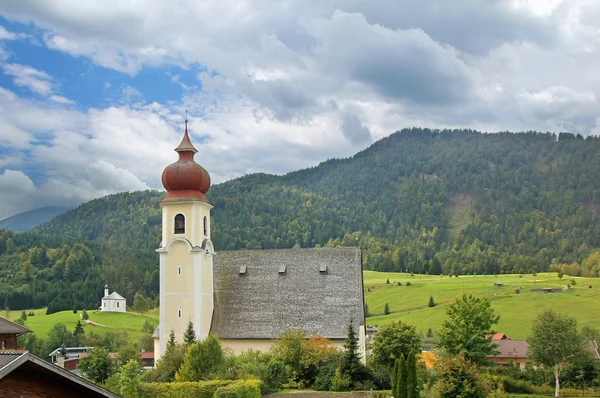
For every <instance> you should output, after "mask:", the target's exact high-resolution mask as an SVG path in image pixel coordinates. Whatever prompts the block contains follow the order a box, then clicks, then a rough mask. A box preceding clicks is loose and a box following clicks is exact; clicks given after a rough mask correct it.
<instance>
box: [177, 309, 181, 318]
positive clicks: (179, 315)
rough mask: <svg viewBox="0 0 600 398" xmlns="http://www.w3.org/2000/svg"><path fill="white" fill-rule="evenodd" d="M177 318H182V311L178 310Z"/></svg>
mask: <svg viewBox="0 0 600 398" xmlns="http://www.w3.org/2000/svg"><path fill="white" fill-rule="evenodd" d="M177 317H178V318H181V310H177Z"/></svg>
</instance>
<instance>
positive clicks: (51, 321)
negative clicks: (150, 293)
mask: <svg viewBox="0 0 600 398" xmlns="http://www.w3.org/2000/svg"><path fill="white" fill-rule="evenodd" d="M29 311H30V310H28V311H27V312H29ZM34 312H35V316H30V317H28V318H27V327H28V328H29V329H31V330H33V331H34V332H35V334H36V335H37V336H38V337H41V338H45V337H46V335H47V334H48V331H49V330H50V329H51V328H52V326H54V325H55V324H56V323H59V322H60V323H64V324H65V325H66V326H67V329H68V330H74V329H75V325H76V324H77V321H78V320H79V319H81V318H80V314H81V312H78V313H77V314H74V313H73V311H61V312H57V313H54V314H51V315H45V314H46V310H45V309H41V310H34ZM2 315H4V314H2ZM88 315H89V318H90V321H92V322H95V323H98V324H102V325H106V326H92V325H85V326H84V329H85V333H86V334H89V333H90V332H93V333H95V334H97V335H99V336H103V335H104V334H106V332H123V331H125V332H127V333H128V334H129V338H130V339H131V341H135V340H137V339H139V338H140V337H141V336H142V334H143V333H142V325H143V324H144V322H145V321H146V320H148V321H150V323H152V325H154V326H155V327H156V326H157V325H158V308H155V309H153V310H150V312H148V313H145V314H144V315H143V316H142V315H140V314H138V313H134V312H126V313H118V312H102V311H98V310H90V311H88ZM20 316H21V311H11V313H10V319H12V320H15V319H17V318H19V317H20Z"/></svg>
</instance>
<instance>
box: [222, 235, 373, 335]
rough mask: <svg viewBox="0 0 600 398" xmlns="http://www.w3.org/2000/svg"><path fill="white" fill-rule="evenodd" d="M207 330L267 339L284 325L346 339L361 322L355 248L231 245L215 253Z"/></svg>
mask: <svg viewBox="0 0 600 398" xmlns="http://www.w3.org/2000/svg"><path fill="white" fill-rule="evenodd" d="M213 273H214V284H215V306H214V314H213V322H212V327H211V333H214V334H216V335H217V336H218V337H219V338H221V339H272V338H277V337H278V336H279V335H280V334H281V333H282V332H284V331H285V330H286V329H289V328H294V329H301V330H303V331H304V332H305V333H306V334H307V335H309V336H310V335H313V334H317V333H318V334H320V335H321V336H324V337H327V338H329V339H345V338H346V337H347V332H346V328H347V325H348V323H349V321H350V319H353V321H354V324H355V326H358V325H364V306H363V281H362V265H361V252H360V249H358V248H354V247H340V248H315V249H278V250H236V251H222V252H218V253H217V254H216V255H215V257H214V271H213Z"/></svg>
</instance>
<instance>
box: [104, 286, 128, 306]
mask: <svg viewBox="0 0 600 398" xmlns="http://www.w3.org/2000/svg"><path fill="white" fill-rule="evenodd" d="M99 309H100V310H102V311H107V312H126V311H127V300H126V299H125V297H123V296H121V295H120V294H119V293H117V292H112V293H111V294H108V285H104V297H102V304H101V305H100V308H99Z"/></svg>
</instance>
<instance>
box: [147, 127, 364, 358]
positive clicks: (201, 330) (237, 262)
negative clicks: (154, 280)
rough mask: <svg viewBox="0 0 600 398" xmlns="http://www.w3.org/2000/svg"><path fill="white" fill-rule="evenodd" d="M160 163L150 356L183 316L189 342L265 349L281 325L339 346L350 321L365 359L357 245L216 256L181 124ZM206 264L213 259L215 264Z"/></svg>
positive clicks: (197, 170)
mask: <svg viewBox="0 0 600 398" xmlns="http://www.w3.org/2000/svg"><path fill="white" fill-rule="evenodd" d="M175 151H176V152H177V153H178V154H179V160H178V161H176V162H175V163H172V164H171V165H169V166H167V167H166V168H165V170H164V171H163V174H162V183H163V186H164V187H165V189H166V190H167V194H166V196H165V198H164V199H163V200H162V202H161V210H162V238H161V243H160V246H159V248H158V249H157V250H156V251H157V252H158V253H159V256H160V265H159V267H160V324H159V327H158V328H157V329H156V331H155V333H154V335H153V337H154V338H155V348H154V352H155V360H158V359H159V358H160V356H161V355H162V354H164V352H165V350H166V346H167V341H168V340H169V335H170V333H171V332H173V333H174V335H175V339H176V341H182V339H183V333H184V331H185V329H186V326H187V324H188V322H189V321H191V322H192V323H193V325H194V329H195V332H196V338H197V339H198V340H202V339H204V338H205V337H206V336H208V335H209V334H215V335H216V336H218V337H219V339H220V340H221V343H222V344H223V346H224V347H226V348H229V349H231V350H232V351H233V352H234V353H236V354H239V353H241V352H244V351H247V350H249V349H254V350H266V349H268V348H269V347H270V346H271V344H272V342H273V341H274V339H277V338H278V337H279V336H280V335H281V333H283V332H284V331H285V330H287V329H299V330H302V331H304V332H305V333H306V335H307V336H310V335H315V334H319V335H321V336H323V337H325V338H327V339H330V340H331V341H332V342H333V344H334V345H335V346H337V347H342V346H343V343H344V342H345V340H346V337H347V326H348V324H349V323H350V322H352V323H353V324H354V330H355V331H356V334H357V337H358V340H359V347H360V354H361V356H362V358H363V361H364V360H365V339H366V336H365V315H364V298H363V281H362V261H361V260H362V258H361V251H360V249H359V248H355V247H342V248H307V249H278V250H238V251H223V252H218V253H216V252H215V249H214V247H213V244H212V241H211V239H210V235H211V225H210V212H211V209H212V207H213V206H212V205H211V204H210V203H209V202H208V200H207V198H206V196H205V194H206V192H207V191H208V190H209V188H210V176H209V174H208V172H207V171H206V170H205V169H204V168H203V167H202V166H200V165H198V164H197V163H196V162H195V161H194V159H193V158H194V154H195V153H196V152H197V151H196V149H195V148H194V146H193V145H192V143H191V141H190V138H189V135H188V131H187V121H186V128H185V133H184V136H183V139H182V141H181V143H180V144H179V146H178V147H177V148H176V149H175ZM213 262H214V263H213Z"/></svg>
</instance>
